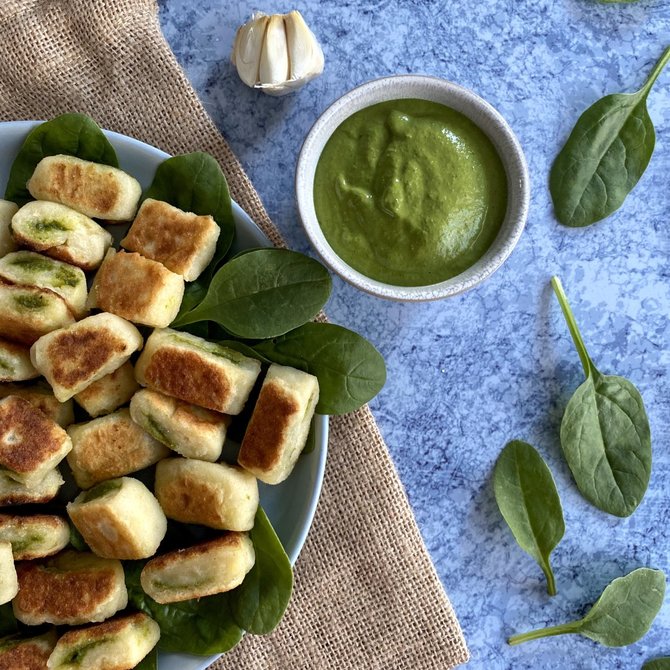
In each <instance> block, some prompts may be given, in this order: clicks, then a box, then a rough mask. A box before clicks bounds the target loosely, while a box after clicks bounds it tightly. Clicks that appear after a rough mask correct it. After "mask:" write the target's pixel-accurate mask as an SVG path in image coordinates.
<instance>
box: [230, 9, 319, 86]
mask: <svg viewBox="0 0 670 670" xmlns="http://www.w3.org/2000/svg"><path fill="white" fill-rule="evenodd" d="M232 61H233V64H234V65H235V67H236V68H237V72H238V74H239V75H240V79H241V80H242V81H243V82H244V83H245V84H246V85H247V86H251V87H253V88H258V89H260V90H261V91H263V93H267V94H268V95H286V94H287V93H290V92H291V91H294V90H296V89H298V88H300V87H301V86H304V85H305V84H306V83H307V82H308V81H310V80H311V79H314V77H318V76H319V75H320V74H321V73H322V72H323V64H324V60H323V51H322V50H321V47H320V46H319V43H318V41H317V39H316V37H315V36H314V33H312V31H311V30H310V29H309V28H308V26H307V24H306V23H305V20H304V19H303V18H302V15H301V14H300V12H298V11H293V12H289V13H288V14H273V15H271V16H267V15H266V14H262V13H260V12H257V13H255V14H254V15H253V16H252V17H251V20H250V21H249V22H247V23H245V24H244V25H243V26H241V27H240V28H239V29H238V31H237V34H236V35H235V43H234V45H233V53H232Z"/></svg>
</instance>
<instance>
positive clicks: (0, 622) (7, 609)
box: [0, 603, 19, 637]
mask: <svg viewBox="0 0 670 670" xmlns="http://www.w3.org/2000/svg"><path fill="white" fill-rule="evenodd" d="M18 632H19V622H18V621H17V620H16V617H15V616H14V610H13V609H12V603H5V604H4V605H0V637H6V636H7V635H16V633H18Z"/></svg>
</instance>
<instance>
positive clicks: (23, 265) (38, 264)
mask: <svg viewBox="0 0 670 670" xmlns="http://www.w3.org/2000/svg"><path fill="white" fill-rule="evenodd" d="M0 279H2V280H4V281H6V282H7V283H9V284H27V285H29V286H37V287H38V288H44V289H48V290H49V291H53V292H54V293H56V294H57V295H59V296H60V297H61V298H63V300H64V301H65V304H66V305H67V306H68V307H69V309H70V311H71V312H72V313H73V314H74V316H75V317H76V318H77V319H81V318H82V317H83V316H85V315H86V312H87V309H86V297H87V295H88V292H87V289H86V275H85V274H84V272H83V270H82V269H81V268H78V267H75V266H74V265H70V264H69V263H63V262H62V261H57V260H54V259H53V258H48V257H47V256H43V255H42V254H37V253H35V252H33V251H15V252H14V253H11V254H7V255H6V256H4V257H3V258H0Z"/></svg>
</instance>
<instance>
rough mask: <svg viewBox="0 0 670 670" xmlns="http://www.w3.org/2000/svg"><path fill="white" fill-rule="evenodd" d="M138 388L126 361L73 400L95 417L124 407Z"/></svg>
mask: <svg viewBox="0 0 670 670" xmlns="http://www.w3.org/2000/svg"><path fill="white" fill-rule="evenodd" d="M139 387H140V385H139V384H138V383H137V381H135V370H134V368H133V365H132V363H131V362H130V361H126V362H125V363H124V364H123V365H122V366H121V367H120V368H119V369H118V370H114V372H111V373H110V374H108V375H105V376H104V377H101V378H100V379H98V381H95V382H93V383H92V384H90V385H89V386H87V387H86V388H85V389H84V390H83V391H81V392H79V393H77V395H76V396H75V397H74V399H75V400H76V401H77V404H78V405H80V406H81V407H83V409H85V410H86V412H87V413H88V414H89V416H92V417H97V416H101V415H102V414H109V413H110V412H113V411H114V410H115V409H118V408H119V407H121V405H125V404H126V403H127V402H128V401H129V400H130V399H131V398H132V397H133V394H134V393H135V391H137V389H138V388H139Z"/></svg>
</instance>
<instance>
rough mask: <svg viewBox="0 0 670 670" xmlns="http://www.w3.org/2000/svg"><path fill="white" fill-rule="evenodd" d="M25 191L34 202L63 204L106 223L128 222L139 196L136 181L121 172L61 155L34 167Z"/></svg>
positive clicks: (46, 159)
mask: <svg viewBox="0 0 670 670" xmlns="http://www.w3.org/2000/svg"><path fill="white" fill-rule="evenodd" d="M28 191H30V195H32V196H33V198H35V199H36V200H49V201H51V202H57V203H62V204H63V205H67V206H68V207H72V209H76V210H77V211H78V212H81V213H82V214H85V215H86V216H92V217H95V218H96V219H105V220H107V221H131V220H132V218H133V217H134V216H135V212H136V211H137V203H138V202H139V199H140V196H141V195H142V187H141V186H140V184H139V182H138V181H137V179H135V178H134V177H131V176H130V175H129V174H126V173H125V172H123V171H122V170H119V169H118V168H114V167H111V166H109V165H101V164H100V163H92V162H91V161H86V160H82V159H81V158H76V157H75V156H65V155H63V154H59V155H56V156H46V157H45V158H43V159H42V160H41V161H40V162H39V163H38V164H37V166H36V167H35V171H34V172H33V175H32V177H31V178H30V180H29V181H28Z"/></svg>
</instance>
